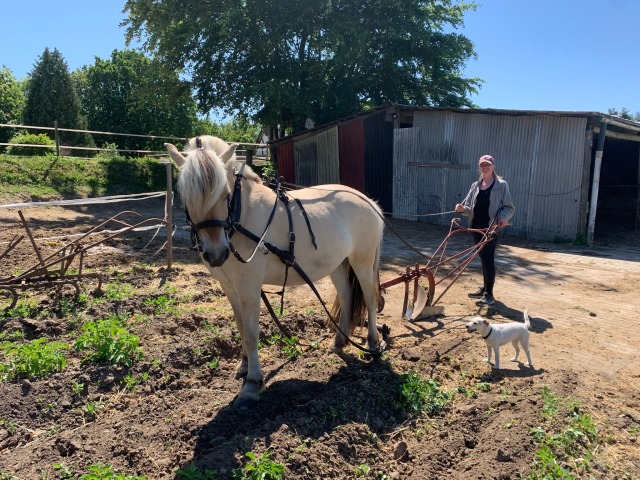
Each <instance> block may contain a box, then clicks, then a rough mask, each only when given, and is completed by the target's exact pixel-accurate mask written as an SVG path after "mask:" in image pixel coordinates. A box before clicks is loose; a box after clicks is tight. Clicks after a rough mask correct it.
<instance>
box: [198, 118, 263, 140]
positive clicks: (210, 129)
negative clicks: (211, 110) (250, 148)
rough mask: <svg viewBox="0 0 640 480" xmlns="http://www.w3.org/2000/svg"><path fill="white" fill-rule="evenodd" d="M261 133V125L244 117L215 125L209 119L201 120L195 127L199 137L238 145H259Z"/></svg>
mask: <svg viewBox="0 0 640 480" xmlns="http://www.w3.org/2000/svg"><path fill="white" fill-rule="evenodd" d="M260 132H261V128H260V126H259V125H256V124H255V123H253V122H251V121H250V120H249V119H247V118H245V117H242V116H238V117H235V118H234V119H232V120H230V121H227V122H222V123H214V122H212V121H211V120H210V119H208V118H199V119H198V120H197V122H196V126H195V133H196V134H197V135H213V136H215V137H220V138H222V139H223V140H225V141H227V142H237V143H257V140H258V137H259V135H260Z"/></svg>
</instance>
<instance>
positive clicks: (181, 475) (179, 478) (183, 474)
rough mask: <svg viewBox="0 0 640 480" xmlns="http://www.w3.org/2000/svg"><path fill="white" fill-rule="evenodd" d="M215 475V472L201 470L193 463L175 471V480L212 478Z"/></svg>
mask: <svg viewBox="0 0 640 480" xmlns="http://www.w3.org/2000/svg"><path fill="white" fill-rule="evenodd" d="M216 476H217V475H216V472H212V471H211V470H204V471H202V470H200V469H199V468H198V467H196V466H195V465H194V464H193V463H190V464H189V465H187V466H186V467H184V468H181V469H179V470H178V471H177V472H176V480H213V479H215V478H216Z"/></svg>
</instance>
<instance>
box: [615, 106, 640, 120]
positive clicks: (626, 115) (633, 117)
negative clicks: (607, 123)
mask: <svg viewBox="0 0 640 480" xmlns="http://www.w3.org/2000/svg"><path fill="white" fill-rule="evenodd" d="M608 113H609V115H616V116H617V117H620V118H624V119H625V120H632V121H634V122H640V112H636V113H635V115H634V114H632V113H631V112H630V111H629V109H628V108H625V107H622V109H621V110H620V111H619V112H618V110H616V109H615V108H610V109H609V112H608Z"/></svg>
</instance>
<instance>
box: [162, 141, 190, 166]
mask: <svg viewBox="0 0 640 480" xmlns="http://www.w3.org/2000/svg"><path fill="white" fill-rule="evenodd" d="M164 146H165V147H167V150H168V151H169V156H170V157H171V160H173V161H174V162H176V165H178V167H181V166H182V165H184V163H185V162H186V161H187V159H186V158H184V157H183V156H182V154H181V153H180V152H179V151H178V149H177V148H176V147H175V145H172V144H171V143H165V144H164Z"/></svg>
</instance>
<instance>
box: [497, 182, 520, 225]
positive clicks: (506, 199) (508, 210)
mask: <svg viewBox="0 0 640 480" xmlns="http://www.w3.org/2000/svg"><path fill="white" fill-rule="evenodd" d="M514 213H516V208H515V206H514V205H513V201H512V200H511V191H510V190H509V184H508V183H507V182H504V193H503V195H502V208H501V209H500V211H499V212H498V226H500V227H504V226H505V225H507V224H508V223H509V220H510V219H511V217H513V214H514Z"/></svg>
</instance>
